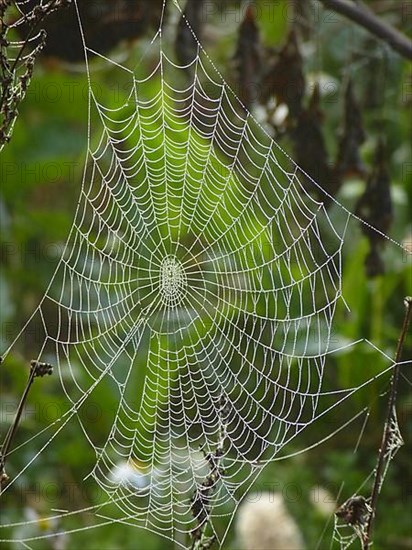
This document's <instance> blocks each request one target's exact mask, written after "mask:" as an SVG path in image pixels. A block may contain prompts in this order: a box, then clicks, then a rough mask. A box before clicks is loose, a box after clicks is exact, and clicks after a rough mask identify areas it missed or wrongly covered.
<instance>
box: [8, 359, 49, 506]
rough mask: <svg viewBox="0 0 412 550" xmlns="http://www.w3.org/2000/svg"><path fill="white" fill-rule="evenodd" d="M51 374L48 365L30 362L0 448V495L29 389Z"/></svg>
mask: <svg viewBox="0 0 412 550" xmlns="http://www.w3.org/2000/svg"><path fill="white" fill-rule="evenodd" d="M52 373H53V367H52V366H51V365H49V364H48V363H40V362H39V361H35V360H33V361H31V362H30V373H29V379H28V380H27V384H26V387H25V388H24V391H23V395H22V396H21V399H20V403H19V406H18V407H17V411H16V415H15V417H14V420H13V423H12V425H11V426H10V428H9V430H8V432H7V434H6V437H5V438H4V442H3V445H2V447H1V453H0V495H1V493H2V489H3V486H4V485H5V484H6V483H7V481H8V479H9V478H8V475H7V474H6V459H7V455H8V453H9V451H10V447H11V444H12V441H13V438H14V436H15V434H16V431H17V428H18V426H19V423H20V418H21V415H22V412H23V409H24V405H25V403H26V401H27V397H28V395H29V392H30V388H31V386H32V384H33V382H34V379H35V378H38V377H41V378H42V377H43V376H45V375H46V374H47V375H51V374H52Z"/></svg>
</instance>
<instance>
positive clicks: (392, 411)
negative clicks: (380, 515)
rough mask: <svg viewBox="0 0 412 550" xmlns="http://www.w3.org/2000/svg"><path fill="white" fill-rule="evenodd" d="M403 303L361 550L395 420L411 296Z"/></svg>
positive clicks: (369, 531)
mask: <svg viewBox="0 0 412 550" xmlns="http://www.w3.org/2000/svg"><path fill="white" fill-rule="evenodd" d="M404 303H405V308H406V309H405V317H404V320H403V325H402V329H401V333H400V336H399V340H398V345H397V348H396V355H395V367H394V370H393V374H392V378H391V385H390V393H389V401H388V412H387V415H386V420H385V426H384V429H383V436H382V443H381V446H380V449H379V456H378V461H377V464H376V471H375V479H374V483H373V488H372V495H371V501H370V507H371V513H370V516H369V519H368V523H367V526H366V532H365V537H364V540H363V550H368V549H369V548H370V545H371V543H372V541H371V535H372V529H373V524H374V520H375V516H376V505H377V501H378V496H379V493H380V489H381V485H382V480H383V476H384V470H385V461H386V456H387V452H388V450H389V445H390V440H391V424H392V421H395V422H396V408H395V405H396V397H397V390H398V382H399V372H400V361H401V357H402V351H403V346H404V343H405V338H406V334H407V332H408V327H409V323H410V320H411V315H412V297H411V296H407V297H406V298H405V300H404Z"/></svg>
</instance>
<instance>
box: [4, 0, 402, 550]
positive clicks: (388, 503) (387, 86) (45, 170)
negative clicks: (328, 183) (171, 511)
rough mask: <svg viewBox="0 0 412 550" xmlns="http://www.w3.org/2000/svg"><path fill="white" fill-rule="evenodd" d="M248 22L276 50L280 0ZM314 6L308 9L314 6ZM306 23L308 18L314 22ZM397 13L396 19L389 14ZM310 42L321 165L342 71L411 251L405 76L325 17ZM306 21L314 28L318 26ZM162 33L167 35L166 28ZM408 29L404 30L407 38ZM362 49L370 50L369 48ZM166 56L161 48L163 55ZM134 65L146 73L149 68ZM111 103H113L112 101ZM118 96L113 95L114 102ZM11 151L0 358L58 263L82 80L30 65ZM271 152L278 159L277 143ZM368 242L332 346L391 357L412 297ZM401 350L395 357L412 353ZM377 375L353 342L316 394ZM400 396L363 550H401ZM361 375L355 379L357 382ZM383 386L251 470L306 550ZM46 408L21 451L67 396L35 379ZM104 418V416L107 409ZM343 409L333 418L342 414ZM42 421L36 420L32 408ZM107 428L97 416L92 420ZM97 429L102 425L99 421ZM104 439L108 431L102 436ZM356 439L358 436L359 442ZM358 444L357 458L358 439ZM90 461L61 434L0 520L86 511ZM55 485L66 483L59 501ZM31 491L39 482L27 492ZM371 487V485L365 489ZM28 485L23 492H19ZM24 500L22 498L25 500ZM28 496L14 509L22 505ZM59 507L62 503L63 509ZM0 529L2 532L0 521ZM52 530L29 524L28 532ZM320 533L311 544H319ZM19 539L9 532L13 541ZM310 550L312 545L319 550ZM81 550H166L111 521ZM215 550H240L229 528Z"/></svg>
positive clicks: (75, 163) (218, 53)
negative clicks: (373, 98) (370, 258)
mask: <svg viewBox="0 0 412 550" xmlns="http://www.w3.org/2000/svg"><path fill="white" fill-rule="evenodd" d="M258 4H259V6H260V12H259V13H260V17H258V19H257V23H258V26H259V28H260V31H261V36H262V41H263V43H264V44H265V45H266V46H268V47H275V48H276V47H279V45H281V44H282V42H283V41H284V40H285V38H286V35H287V32H288V29H289V26H290V20H288V17H287V15H288V13H290V12H288V11H285V2H275V3H273V5H271V4H270V3H268V2H265V1H264V0H261V1H260V2H259V3H258ZM314 4H316V2H314ZM370 4H371V5H373V7H376V6H377V4H379V5H382V6H384V8H385V9H383V8H382V16H383V17H386V18H387V20H388V21H393V20H396V21H395V23H398V24H400V25H402V26H403V27H404V30H405V31H408V28H407V27H408V24H409V26H410V21H408V20H403V19H401V20H399V18H398V19H396V17H397V14H398V9H397V7H398V3H397V2H396V1H390V0H387V1H386V2H376V3H374V2H370ZM241 13H242V10H239V6H237V5H236V3H233V4H232V7H231V8H230V10H228V11H225V10H223V12H221V13H219V12H218V11H214V13H213V15H211V17H210V20H209V21H208V25H209V26H208V29H209V32H207V33H206V36H205V43H206V49H207V50H208V52H209V54H210V56H211V58H212V59H214V60H215V61H216V63H217V65H218V67H219V69H220V70H221V71H222V73H223V75H224V76H225V77H226V78H227V79H228V80H229V81H231V82H232V83H233V82H234V79H235V77H234V74H233V70H232V68H231V67H232V56H233V53H234V51H235V44H236V32H237V28H238V24H239V21H240V18H241V15H240V14H241ZM315 14H317V15H315ZM398 16H399V14H398ZM313 17H314V22H315V24H314V28H315V32H314V34H312V36H311V37H310V38H309V39H308V40H307V41H306V43H305V45H306V53H305V71H306V74H307V77H308V79H310V78H312V79H315V78H316V75H319V73H322V75H323V76H325V77H326V78H327V80H328V82H333V83H335V85H334V86H332V88H330V93H329V92H328V93H327V94H326V95H324V97H323V101H322V108H323V111H324V116H325V122H324V125H323V130H324V132H325V136H326V143H327V146H328V148H329V151H330V154H331V155H333V154H334V153H335V152H336V146H337V145H336V144H337V141H338V139H337V138H338V131H339V128H341V126H342V110H343V92H342V89H343V84H344V82H345V81H346V79H347V77H348V75H349V74H350V75H351V76H352V78H353V80H354V83H355V86H356V91H357V93H358V95H359V96H360V97H361V98H362V99H361V101H362V104H363V116H364V124H365V128H366V130H367V140H366V142H365V144H364V146H363V148H362V156H363V158H364V161H365V163H367V164H368V165H369V166H370V165H371V163H372V162H373V150H374V145H375V143H376V140H377V137H378V135H379V132H382V133H383V134H384V135H385V137H386V140H387V144H388V147H389V160H390V173H391V178H392V197H393V202H394V208H395V216H394V223H393V225H392V228H391V231H390V233H391V236H392V237H393V238H394V239H395V240H397V241H398V242H404V243H407V242H409V243H411V241H412V232H411V231H412V229H411V225H410V220H411V218H412V182H411V177H412V169H411V158H410V137H411V123H410V118H409V116H408V114H409V113H410V107H411V94H412V91H411V90H412V89H411V85H412V84H411V81H410V66H408V64H407V63H406V62H405V61H403V60H402V59H400V58H399V57H398V56H396V55H394V54H393V53H392V52H390V51H388V50H387V49H385V48H384V47H383V46H382V44H379V43H377V42H375V41H370V40H369V39H368V38H367V35H366V33H365V32H364V31H362V30H361V29H359V28H358V27H356V26H355V25H353V24H350V23H348V22H346V21H344V20H342V19H340V18H338V17H336V16H333V15H330V14H327V13H326V12H323V11H321V10H317V11H316V12H315V11H314V15H313ZM315 17H317V19H315ZM169 26H170V29H169V31H170V35H171V36H172V33H173V29H172V27H171V24H170V23H169ZM409 30H410V29H409ZM367 45H369V46H368V47H369V48H370V49H369V50H366V47H367ZM144 46H145V45H144V44H143V43H141V42H139V43H137V44H136V45H134V46H133V47H131V48H129V50H127V60H126V63H130V64H131V66H133V65H134V60H136V59H140V57H141V54H142V51H143V49H144ZM170 47H172V45H170ZM124 54H125V46H124V44H122V45H119V47H118V50H117V51H115V52H113V53H112V56H120V57H122V56H124ZM98 63H100V64H101V66H102V67H101V70H99V72H98V73H96V74H97V75H98V76H97V80H96V83H95V84H96V86H98V92H99V94H100V97H101V98H102V101H103V102H107V103H110V102H113V101H115V99H114V98H115V97H116V96H117V97H118V98H119V99H121V98H122V97H123V96H124V89H123V88H122V83H121V82H118V81H117V82H114V81H113V74H112V73H111V71H110V70H105V68H104V66H103V65H104V64H103V63H102V62H101V61H99V62H98ZM144 63H147V64H149V63H150V59H149V60H145V61H144ZM374 88H375V92H376V93H377V94H378V96H379V98H380V100H379V105H378V106H374V107H368V102H367V98H368V96H369V94H370V93H371V89H374ZM118 94H120V95H118ZM122 94H123V95H122ZM20 111H21V112H20V116H19V119H18V122H17V124H16V127H15V130H14V134H13V138H12V141H11V143H10V144H9V145H8V146H6V147H5V149H4V151H3V152H2V154H1V163H2V168H1V189H0V227H1V253H2V258H1V273H0V303H1V312H0V314H1V322H2V325H1V326H2V332H1V334H0V338H1V340H0V348H1V349H5V348H7V346H8V344H9V343H10V341H11V340H12V339H13V338H14V337H15V335H16V334H17V333H18V331H19V330H20V327H21V326H23V324H24V323H25V321H26V320H27V319H28V318H29V317H30V315H31V313H32V311H33V310H34V308H35V307H36V305H37V304H38V302H39V299H40V298H41V296H42V295H43V293H44V291H45V289H46V288H47V285H48V282H49V280H50V277H51V275H52V274H53V272H54V269H55V267H56V265H57V262H58V259H59V256H60V254H61V251H62V249H63V246H64V242H65V239H66V236H67V234H68V232H69V229H70V227H71V224H72V220H73V214H74V210H75V206H76V203H77V199H78V193H79V188H80V182H81V178H82V172H83V164H84V160H85V152H86V146H87V128H86V121H87V80H86V76H85V74H84V71H76V72H75V71H71V70H67V68H64V67H62V66H61V65H60V66H57V67H56V66H54V67H50V65H48V64H47V63H46V62H43V63H38V65H37V67H36V70H35V76H34V79H33V81H32V83H31V86H30V88H29V92H28V95H27V98H26V99H25V101H24V102H23V104H22V105H21V109H20ZM282 146H284V147H286V148H288V147H289V146H290V145H289V144H288V142H287V140H284V142H282ZM363 187H364V182H362V181H360V180H357V179H353V180H351V181H347V182H346V183H345V184H344V186H343V188H342V189H341V191H340V195H339V197H338V199H339V201H341V202H342V203H343V204H344V205H345V206H346V207H347V208H348V209H350V210H352V211H353V210H354V207H355V203H356V200H357V198H358V197H359V196H360V194H361V193H362V190H363ZM340 215H341V214H340V210H339V208H338V207H336V206H333V207H331V209H330V216H331V218H332V219H336V220H337V221H338V220H339V216H340ZM367 251H368V243H367V241H366V239H365V237H364V236H363V235H362V233H361V231H360V229H359V227H358V226H357V225H356V224H355V223H352V224H351V234H350V236H349V239H348V244H347V246H346V248H345V250H344V266H343V272H344V278H343V294H344V296H345V299H346V300H347V302H348V303H349V304H350V305H351V308H352V309H351V312H350V313H348V312H347V311H346V310H345V309H344V308H343V307H342V308H341V309H339V310H338V312H337V318H336V335H337V338H339V339H347V340H348V341H349V340H356V339H357V338H360V337H366V338H368V339H369V340H371V341H372V342H373V343H374V344H375V345H376V346H377V347H379V348H380V349H382V350H384V351H385V353H386V354H387V355H388V356H390V357H393V356H394V352H395V346H396V341H397V338H398V335H399V329H400V326H401V322H402V318H403V303H402V302H403V297H404V296H405V295H408V294H412V270H411V256H410V255H407V254H406V253H405V254H403V255H402V253H400V252H399V250H398V249H396V247H394V246H391V245H389V244H388V246H387V247H386V250H385V255H384V258H385V265H386V273H385V274H384V275H382V276H379V277H377V278H375V279H373V280H371V279H368V278H367V277H366V275H365V270H364V267H363V265H364V260H365V257H366V254H367ZM36 337H37V336H36V334H30V333H29V334H27V335H25V337H24V338H23V340H21V341H20V343H19V345H18V346H17V348H14V349H13V350H12V353H11V354H10V355H9V356H8V360H7V365H5V366H2V372H1V377H2V379H1V382H2V396H3V399H2V401H3V403H7V410H4V408H3V409H2V415H1V433H3V434H4V433H5V430H6V429H7V427H8V425H9V423H10V421H11V418H12V411H13V410H15V406H16V405H17V401H18V399H19V396H20V394H21V391H22V389H23V387H24V383H25V380H26V369H27V367H26V365H27V363H28V360H29V359H31V358H32V357H33V356H35V354H36V351H37V350H36ZM411 340H412V339H411V338H410V336H409V340H408V342H407V345H406V349H405V358H407V357H409V358H410V357H411V355H412V343H411ZM385 366H386V361H385V360H384V359H383V357H382V356H381V354H379V353H378V352H375V351H373V350H372V348H371V347H370V346H367V345H366V344H362V345H359V346H356V347H355V348H353V349H352V348H348V349H347V350H345V351H344V352H342V353H340V354H339V355H334V356H333V357H331V359H330V363H329V364H328V369H327V375H326V384H328V385H329V386H330V387H331V388H334V387H336V385H338V384H339V386H341V387H342V386H343V387H351V386H353V385H356V384H357V383H358V382H359V379H364V378H365V377H368V376H373V375H374V374H375V373H378V372H380V371H381V370H382V369H383V368H385ZM403 375H404V376H403V378H402V383H401V387H400V393H399V399H398V412H399V420H400V426H401V431H402V433H403V437H404V439H405V443H406V445H405V447H404V448H403V449H401V451H400V452H399V454H398V455H397V457H396V459H395V461H394V462H393V464H392V467H391V469H390V471H389V474H388V478H387V480H386V483H385V486H384V489H383V493H382V496H381V499H380V501H379V505H378V518H377V524H376V538H375V544H374V548H375V549H376V550H379V549H390V548H391V549H392V548H400V549H401V548H411V547H412V542H411V541H412V531H411V527H410V512H411V494H410V487H411V486H412V472H411V464H410V452H411V450H412V445H411V442H412V420H411V413H412V401H411V392H410V378H411V377H410V375H409V374H408V373H407V372H406V370H405V372H404V373H403ZM357 377H360V378H357ZM387 384H388V376H386V377H384V378H381V379H379V381H378V382H377V383H374V384H371V385H370V386H368V387H367V389H366V390H365V391H361V392H358V393H357V394H356V395H355V396H354V397H353V398H352V402H348V403H347V405H346V407H347V409H346V411H347V418H350V416H351V414H352V415H353V412H354V411H358V410H361V409H362V408H363V407H369V408H370V417H369V421H368V423H367V424H366V428H365V430H364V431H362V424H363V421H364V418H365V417H364V416H362V417H361V418H360V419H359V420H358V421H356V422H354V423H353V424H351V425H350V426H349V428H348V429H345V430H343V431H341V432H339V433H338V434H337V435H336V436H335V437H333V438H332V439H330V440H328V441H327V442H326V443H324V444H322V445H320V446H318V447H316V448H314V449H313V450H311V451H308V452H306V453H304V454H299V455H297V456H296V457H293V458H290V459H288V460H285V461H284V462H282V461H280V462H275V463H274V464H272V465H270V466H268V467H266V468H265V469H264V471H263V472H262V475H261V477H260V479H259V482H258V484H257V485H256V487H254V488H253V489H254V490H262V489H263V490H268V489H270V490H280V491H281V492H283V494H284V496H285V498H286V501H287V505H288V507H289V508H290V510H291V512H292V513H293V514H294V515H295V517H296V518H297V520H298V522H299V525H300V527H301V529H302V531H303V534H304V537H305V540H306V542H307V546H308V548H315V547H318V548H329V544H330V540H331V528H332V523H333V521H329V523H328V518H327V517H325V516H322V515H321V513H320V512H319V511H318V510H317V509H316V507H315V506H314V505H313V503H312V502H310V498H309V494H310V490H311V489H313V487H316V486H319V485H320V486H323V487H326V488H327V489H328V490H329V491H330V493H331V494H332V495H333V496H334V497H337V495H338V493H339V491H340V489H341V484H342V482H343V481H344V486H343V489H342V493H341V495H340V501H342V500H345V499H346V498H348V497H349V496H351V495H352V494H353V492H355V491H357V489H358V487H359V486H360V485H362V483H363V482H364V480H365V478H366V477H367V476H368V475H369V473H370V472H371V470H372V469H373V467H374V465H375V461H376V452H377V449H378V447H379V443H380V438H381V434H382V428H383V419H384V415H385V411H386V402H387V399H386V390H387ZM99 398H100V399H101V400H102V401H104V402H106V403H111V402H112V401H113V398H112V396H111V394H110V388H109V387H106V388H104V389H102V390H101V394H100V395H99ZM50 400H52V402H53V403H54V405H55V408H54V409H53V410H52V409H49V410H48V411H47V414H41V413H39V414H36V413H35V412H34V413H28V414H27V415H25V417H24V418H23V422H22V423H21V426H20V428H19V433H18V440H19V441H20V442H23V441H26V440H27V439H28V438H29V437H30V436H31V435H32V434H33V433H36V432H38V431H39V430H40V429H41V428H42V427H43V426H45V425H46V424H47V422H50V420H52V417H53V415H54V414H56V416H58V411H59V410H60V408H61V409H63V408H64V405H63V401H64V395H62V393H61V391H59V381H58V380H57V379H56V378H55V379H48V380H45V381H44V383H43V382H42V383H41V384H36V385H35V387H34V389H33V391H32V393H31V395H30V406H31V409H30V410H33V407H34V411H36V410H37V411H38V412H39V411H41V409H42V406H43V405H44V404H45V403H50ZM112 408H113V407H112ZM339 410H341V409H339ZM43 413H44V411H43ZM342 420H343V419H341V418H326V419H325V421H322V420H320V421H318V423H317V424H316V428H317V430H316V434H315V433H311V432H310V431H308V433H305V434H303V436H301V439H300V440H299V441H296V445H295V444H294V443H292V444H291V445H290V446H289V448H288V449H287V452H290V453H293V452H294V450H299V449H302V448H304V447H305V446H306V445H310V444H311V443H312V442H313V441H316V440H319V439H321V437H323V436H327V434H328V433H330V431H331V429H336V428H337V427H338V426H339V425H340V424H341V421H342ZM106 421H107V422H109V421H110V418H108V419H104V418H103V419H101V422H102V423H104V422H106ZM96 429H99V423H97V424H96ZM101 429H102V433H104V432H105V427H104V426H103V425H102V426H101ZM360 436H361V437H360ZM359 437H360V440H359V447H357V450H356V452H354V449H355V448H356V445H357V442H358V438H359ZM29 447H30V446H26V447H24V451H23V452H21V453H16V454H15V455H12V459H10V466H9V469H10V473H11V474H13V472H18V471H20V470H21V469H22V468H23V467H24V465H25V463H27V461H28V459H29V458H30V457H31V450H30V448H29ZM93 460H94V456H93V455H92V453H91V452H90V450H89V449H88V448H87V447H86V446H83V445H82V443H81V442H80V441H78V440H76V438H75V436H74V434H70V432H69V433H67V434H66V438H65V439H64V440H59V444H58V445H54V446H53V447H52V448H51V450H49V451H47V453H44V454H43V455H42V456H41V457H40V459H39V460H38V461H37V463H36V464H37V466H36V468H35V469H36V479H35V480H33V479H32V478H31V477H30V476H29V475H27V476H23V477H22V478H21V481H20V483H19V489H20V490H18V491H16V493H13V492H10V493H7V496H6V500H5V505H6V506H5V512H4V517H5V520H7V521H19V520H22V519H24V517H25V514H27V512H25V509H26V510H27V509H31V510H35V511H36V513H38V514H39V515H41V514H42V513H43V512H44V510H45V509H47V507H50V502H52V503H53V507H54V508H62V509H65V508H66V507H68V506H71V505H72V504H73V500H74V501H75V502H76V504H78V507H80V506H87V505H89V504H96V503H97V502H96V501H97V500H98V499H99V498H102V496H101V495H95V494H93V490H92V488H90V490H89V489H88V486H87V485H82V484H81V482H78V481H77V480H78V479H79V475H78V473H79V472H80V471H83V470H84V469H87V465H89V466H90V468H91V466H92V465H93ZM56 479H62V480H64V486H65V487H71V489H72V490H71V494H69V492H68V491H67V490H65V491H61V490H60V488H59V486H58V484H56V483H55V480H56ZM36 484H37V485H36ZM38 484H43V486H47V487H49V488H50V491H49V493H48V494H47V495H45V494H44V493H41V496H40V497H39V498H37V497H34V496H33V495H32V496H30V494H32V493H31V491H32V490H34V489H35V487H36V486H39V485H38ZM368 486H369V487H370V484H369V485H367V487H368ZM28 488H30V491H26V489H28ZM27 493H28V496H27ZM23 494H24V495H25V498H24V499H23V498H22V495H23ZM68 502H69V503H70V505H68V504H67V503H68ZM5 520H4V519H3V521H5ZM72 521H73V528H78V527H81V526H86V525H87V522H88V519H87V517H84V518H82V519H79V518H77V519H73V520H72ZM51 528H53V526H50V525H42V524H39V527H38V532H39V533H42V532H44V530H45V529H51ZM324 528H326V530H325V532H324V534H323V538H322V540H321V542H320V537H321V533H322V532H323V529H324ZM15 535H16V536H17V533H15ZM318 543H319V546H317V545H318ZM48 544H49V543H47V542H42V543H41V544H39V545H37V546H36V545H33V546H34V547H36V548H48V547H50V548H52V544H53V543H52V542H50V544H49V546H47V545H48ZM81 546H84V547H85V548H88V549H91V550H93V549H97V548H99V549H115V548H116V549H117V548H124V549H130V550H132V549H133V550H134V549H136V548H141V549H142V550H143V549H144V550H150V549H153V550H155V549H160V548H168V547H171V545H170V544H169V543H167V542H165V541H164V540H163V539H160V538H159V537H157V536H156V535H154V534H151V533H148V532H146V531H138V532H137V531H136V530H135V529H133V528H128V527H126V526H122V527H121V528H119V526H118V525H116V524H112V525H109V526H107V527H104V528H100V529H99V530H94V531H87V530H86V531H84V532H80V533H78V534H76V535H72V536H70V538H69V544H68V548H73V549H74V548H79V547H81ZM225 547H226V548H228V549H230V548H233V549H235V548H238V543H237V541H236V540H235V538H234V533H233V530H232V531H231V533H230V535H229V537H228V539H227V542H226V544H225Z"/></svg>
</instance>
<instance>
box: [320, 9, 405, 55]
mask: <svg viewBox="0 0 412 550" xmlns="http://www.w3.org/2000/svg"><path fill="white" fill-rule="evenodd" d="M319 2H320V3H321V4H323V5H324V6H325V8H327V9H329V10H332V11H334V12H336V13H339V14H340V15H343V16H345V17H347V18H348V19H350V20H351V21H353V22H355V23H357V24H358V25H360V26H361V27H363V28H364V29H366V30H368V31H369V32H370V33H372V34H373V35H375V36H376V37H378V38H380V39H381V40H383V41H384V42H385V43H386V44H388V45H389V46H390V47H391V48H392V49H393V50H395V51H396V52H398V53H399V54H400V55H401V56H402V57H406V58H407V59H412V40H410V39H409V38H408V37H407V36H406V35H404V34H403V33H402V32H400V31H398V30H397V29H395V28H394V27H392V26H391V25H389V24H388V23H386V22H385V21H383V20H382V19H380V18H379V17H377V16H376V15H375V14H374V13H373V12H372V11H371V10H370V9H369V8H368V7H367V6H365V5H364V4H362V3H361V2H351V1H349V0H319Z"/></svg>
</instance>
